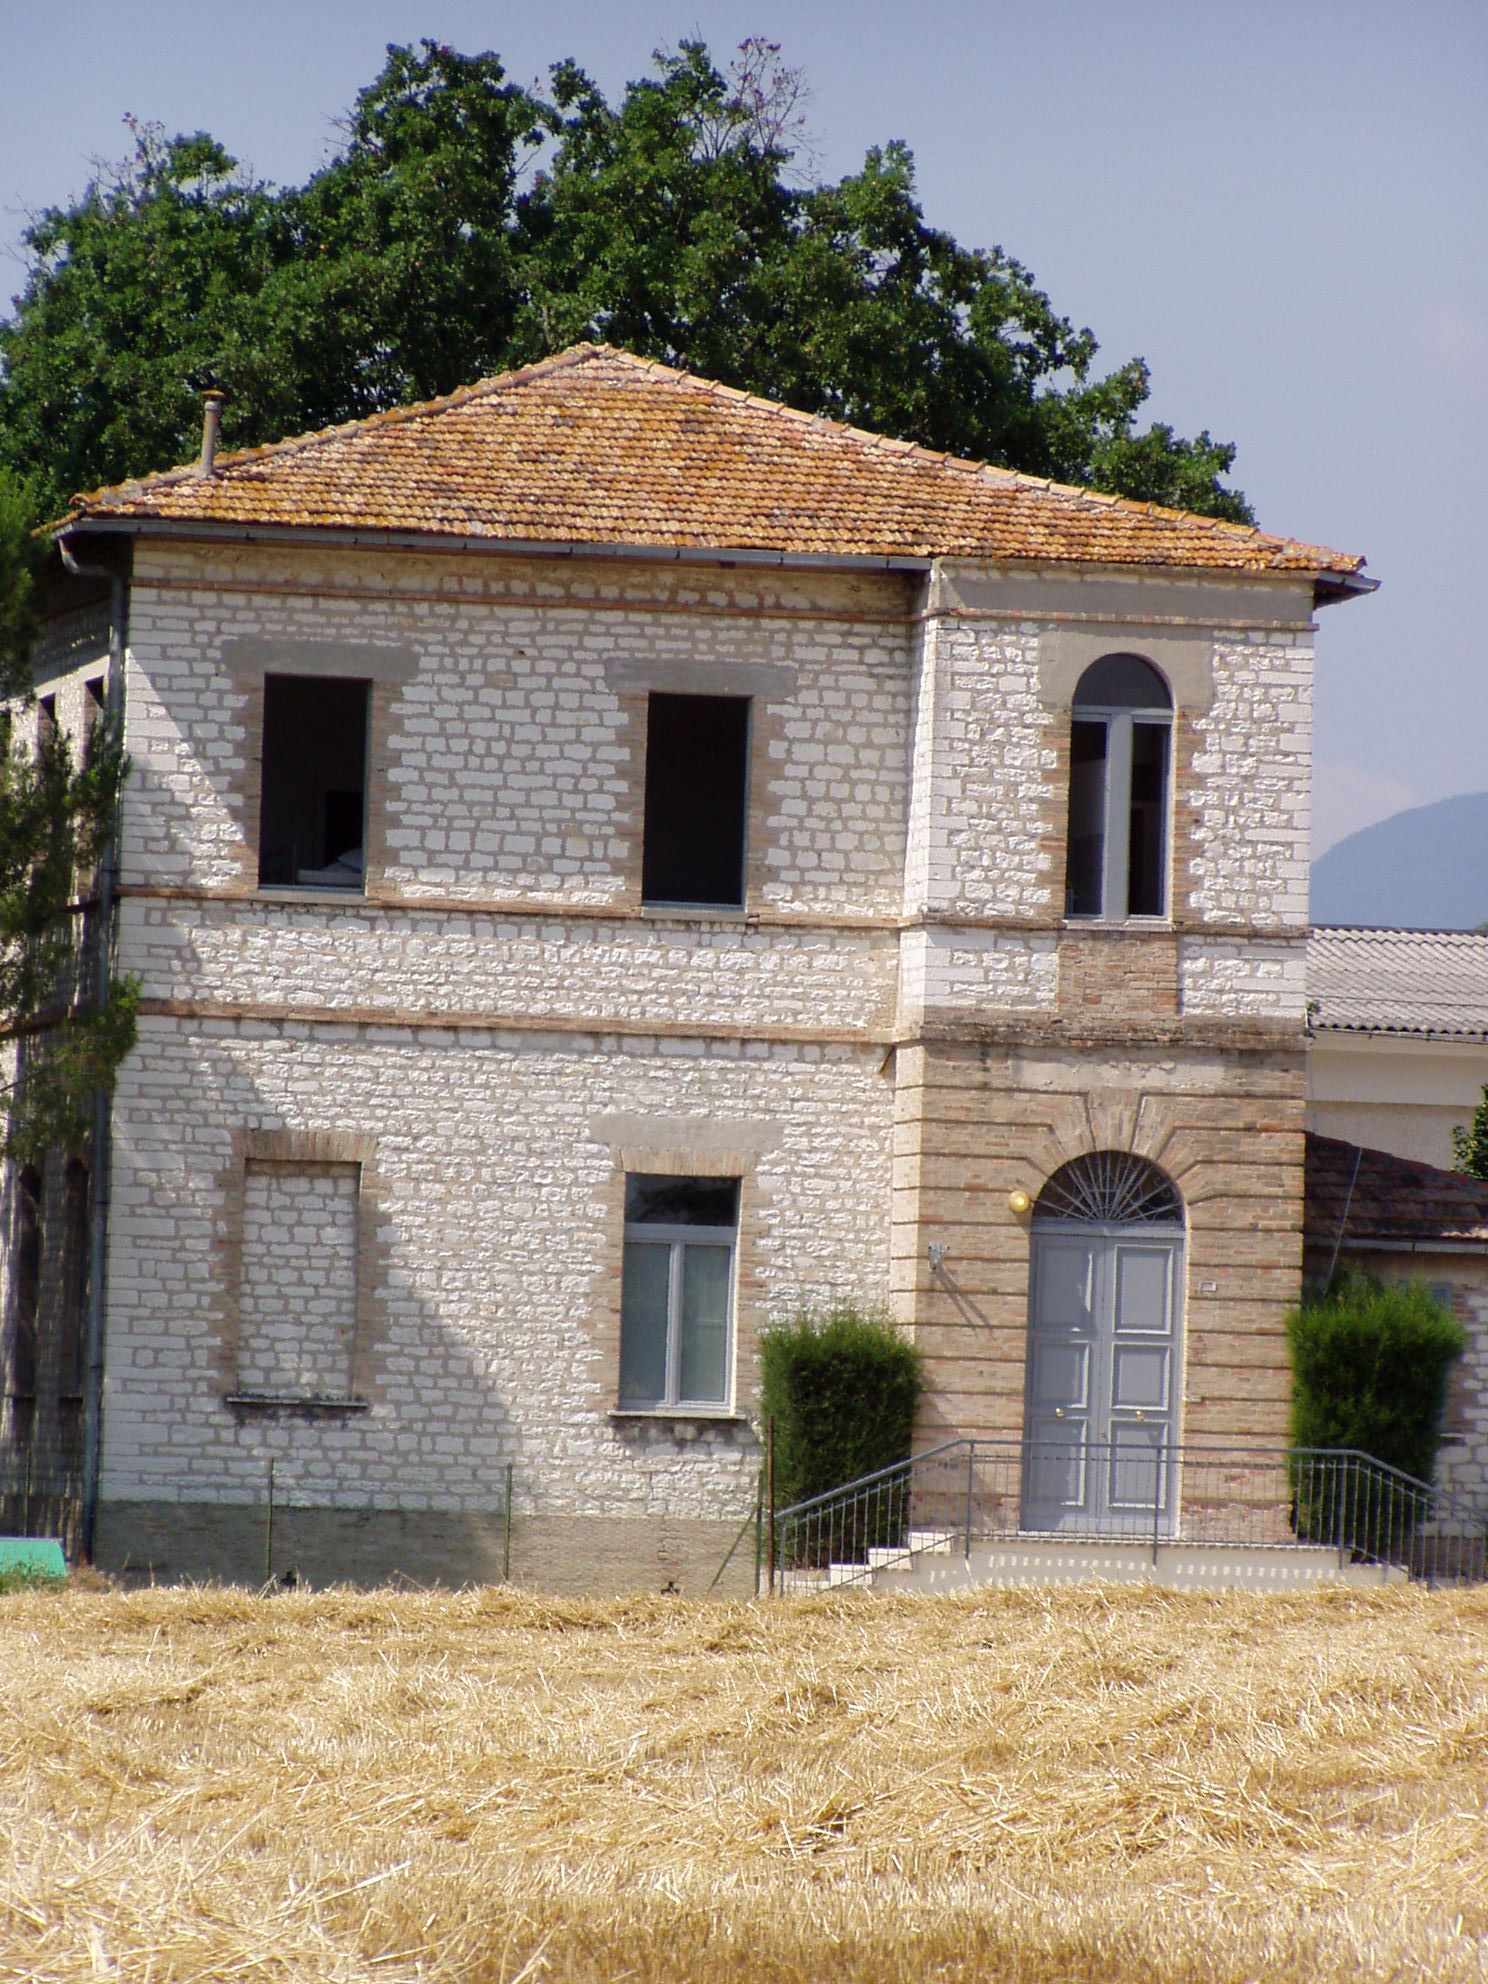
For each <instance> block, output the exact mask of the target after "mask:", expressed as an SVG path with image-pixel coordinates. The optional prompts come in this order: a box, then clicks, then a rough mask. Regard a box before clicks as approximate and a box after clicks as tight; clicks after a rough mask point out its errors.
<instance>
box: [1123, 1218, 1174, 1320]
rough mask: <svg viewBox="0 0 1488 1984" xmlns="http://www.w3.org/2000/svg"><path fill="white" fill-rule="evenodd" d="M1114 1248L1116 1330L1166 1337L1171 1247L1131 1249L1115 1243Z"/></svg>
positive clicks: (1169, 1313) (1127, 1244) (1170, 1308)
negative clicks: (1136, 1331) (1139, 1331)
mask: <svg viewBox="0 0 1488 1984" xmlns="http://www.w3.org/2000/svg"><path fill="white" fill-rule="evenodd" d="M1114 1247H1115V1253H1116V1314H1115V1318H1114V1321H1115V1326H1116V1328H1117V1329H1118V1330H1119V1331H1127V1330H1142V1331H1144V1332H1146V1333H1148V1334H1149V1335H1157V1336H1166V1335H1167V1334H1168V1333H1169V1331H1170V1330H1171V1328H1172V1321H1173V1313H1172V1311H1173V1304H1172V1279H1173V1249H1172V1246H1171V1245H1169V1246H1166V1247H1161V1246H1159V1247H1154V1246H1151V1245H1143V1246H1133V1245H1132V1244H1131V1242H1129V1241H1121V1240H1118V1241H1116V1242H1115V1243H1114Z"/></svg>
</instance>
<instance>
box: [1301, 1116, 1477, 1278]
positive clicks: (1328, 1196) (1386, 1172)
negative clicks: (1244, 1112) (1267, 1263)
mask: <svg viewBox="0 0 1488 1984" xmlns="http://www.w3.org/2000/svg"><path fill="white" fill-rule="evenodd" d="M1356 1167H1357V1168H1356ZM1304 1181H1305V1182H1304V1185H1303V1194H1304V1197H1303V1215H1302V1226H1303V1233H1304V1236H1305V1239H1306V1242H1307V1244H1308V1245H1309V1246H1315V1247H1321V1246H1324V1245H1326V1246H1327V1247H1328V1249H1329V1250H1330V1252H1331V1250H1332V1248H1333V1246H1334V1244H1335V1242H1336V1241H1337V1239H1338V1233H1339V1228H1340V1227H1342V1229H1343V1251H1344V1252H1347V1250H1348V1247H1349V1245H1350V1243H1351V1242H1352V1243H1353V1244H1354V1245H1355V1246H1361V1245H1365V1244H1367V1243H1368V1242H1370V1241H1373V1242H1375V1243H1376V1244H1379V1243H1381V1242H1395V1243H1396V1244H1399V1243H1401V1242H1406V1241H1412V1240H1434V1241H1438V1242H1439V1241H1444V1240H1466V1241H1472V1242H1475V1243H1476V1242H1488V1183H1484V1182H1483V1180H1481V1179H1478V1178H1465V1177H1463V1176H1462V1174H1461V1173H1460V1172H1457V1171H1439V1170H1438V1169H1437V1167H1436V1166H1435V1165H1434V1164H1418V1163H1416V1162H1414V1160H1412V1159H1411V1158H1407V1157H1396V1156H1394V1155H1393V1154H1392V1153H1391V1152H1389V1151H1384V1150H1365V1149H1361V1148H1360V1147H1359V1146H1358V1145H1357V1144H1350V1143H1344V1142H1343V1141H1341V1139H1339V1138H1338V1137H1319V1136H1315V1135H1314V1134H1313V1133H1312V1132H1311V1131H1309V1132H1308V1135H1307V1155H1306V1160H1305V1170H1304ZM1345 1215H1346V1217H1345Z"/></svg>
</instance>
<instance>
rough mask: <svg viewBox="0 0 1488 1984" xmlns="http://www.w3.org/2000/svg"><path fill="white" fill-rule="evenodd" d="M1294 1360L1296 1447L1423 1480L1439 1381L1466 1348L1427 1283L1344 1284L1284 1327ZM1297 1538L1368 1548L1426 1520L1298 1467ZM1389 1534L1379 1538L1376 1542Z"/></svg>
mask: <svg viewBox="0 0 1488 1984" xmlns="http://www.w3.org/2000/svg"><path fill="white" fill-rule="evenodd" d="M1286 1331H1287V1340H1288V1342H1289V1343H1290V1345H1291V1352H1292V1419H1291V1436H1292V1444H1293V1445H1294V1446H1298V1447H1353V1448H1357V1449H1358V1450H1359V1451H1360V1452H1362V1453H1366V1454H1369V1455H1371V1456H1372V1457H1373V1458H1374V1459H1375V1460H1379V1461H1384V1462H1385V1463H1386V1464H1387V1465H1388V1466H1390V1467H1398V1468H1399V1469H1400V1470H1401V1471H1402V1472H1403V1473H1405V1474H1411V1475H1414V1476H1415V1477H1416V1478H1417V1479H1418V1480H1421V1481H1428V1482H1429V1481H1430V1479H1431V1476H1432V1472H1433V1470H1434V1468H1435V1466H1436V1453H1437V1448H1438V1447H1439V1446H1440V1444H1441V1434H1442V1414H1443V1408H1444V1406H1445V1404H1446V1396H1447V1373H1448V1370H1449V1368H1450V1366H1451V1363H1452V1360H1453V1358H1454V1357H1458V1356H1460V1355H1461V1353H1462V1351H1463V1350H1464V1348H1465V1347H1466V1344H1467V1337H1466V1333H1465V1332H1464V1330H1463V1328H1462V1325H1461V1324H1460V1323H1459V1322H1458V1321H1457V1319H1456V1317H1455V1316H1453V1315H1452V1314H1451V1312H1450V1311H1449V1310H1448V1309H1446V1308H1444V1307H1443V1305H1442V1304H1441V1303H1440V1302H1438V1301H1437V1299H1436V1297H1435V1296H1434V1295H1432V1293H1431V1291H1430V1290H1429V1289H1428V1288H1427V1287H1426V1285H1425V1283H1424V1282H1420V1281H1411V1282H1391V1283H1382V1282H1378V1281H1375V1280H1373V1279H1372V1278H1369V1277H1366V1276H1363V1275H1344V1276H1341V1277H1339V1278H1338V1279H1336V1280H1335V1281H1334V1282H1333V1284H1332V1285H1331V1286H1330V1287H1329V1288H1328V1290H1327V1292H1326V1293H1325V1294H1323V1295H1321V1296H1318V1297H1315V1298H1313V1299H1312V1300H1310V1301H1306V1302H1304V1303H1303V1304H1302V1306H1301V1308H1300V1309H1294V1310H1293V1311H1292V1312H1291V1314H1290V1315H1289V1316H1288V1317H1287V1319H1286ZM1293 1471H1294V1481H1293V1488H1294V1493H1295V1502H1296V1509H1295V1521H1296V1528H1297V1533H1298V1534H1299V1535H1302V1536H1308V1537H1311V1538H1313V1539H1314V1540H1320V1541H1336V1542H1340V1543H1346V1542H1349V1541H1352V1542H1354V1543H1355V1544H1359V1543H1361V1542H1363V1541H1364V1540H1365V1539H1373V1540H1374V1541H1377V1542H1378V1543H1380V1544H1383V1543H1385V1542H1386V1541H1389V1542H1391V1543H1395V1544H1398V1543H1399V1542H1400V1540H1401V1537H1400V1536H1399V1535H1397V1534H1396V1533H1395V1532H1397V1531H1400V1530H1401V1529H1402V1525H1406V1526H1408V1522H1409V1520H1410V1518H1411V1516H1412V1515H1415V1516H1419V1514H1420V1513H1422V1511H1421V1510H1420V1509H1419V1508H1418V1507H1416V1506H1415V1505H1413V1504H1409V1503H1403V1502H1397V1501H1394V1500H1391V1501H1388V1502H1386V1503H1384V1504H1381V1502H1380V1496H1379V1491H1378V1490H1376V1489H1373V1488H1370V1487H1369V1485H1368V1484H1367V1482H1366V1481H1365V1480H1364V1479H1362V1478H1360V1477H1355V1476H1353V1475H1348V1474H1345V1475H1336V1474H1334V1473H1330V1472H1326V1471H1324V1472H1322V1473H1320V1472H1319V1471H1318V1470H1317V1469H1316V1468H1315V1467H1308V1466H1306V1465H1305V1464H1300V1463H1299V1464H1294V1470H1293ZM1382 1530H1383V1531H1388V1532H1389V1534H1388V1536H1386V1535H1385V1534H1383V1533H1380V1532H1381V1531H1382Z"/></svg>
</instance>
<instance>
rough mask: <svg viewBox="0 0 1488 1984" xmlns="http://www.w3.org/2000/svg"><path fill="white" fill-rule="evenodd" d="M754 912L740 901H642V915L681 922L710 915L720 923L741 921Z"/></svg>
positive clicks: (695, 920) (693, 920)
mask: <svg viewBox="0 0 1488 1984" xmlns="http://www.w3.org/2000/svg"><path fill="white" fill-rule="evenodd" d="M753 913H754V912H753V911H751V910H750V909H749V908H748V907H747V906H746V905H745V904H744V903H742V902H643V903H642V904H641V914H642V916H655V917H658V918H663V919H664V918H668V917H669V918H672V919H673V920H674V921H677V922H683V923H696V922H698V921H699V920H700V919H702V918H705V917H711V918H713V919H715V920H716V921H718V922H720V923H743V922H744V921H745V920H746V919H747V918H748V917H749V916H750V915H752V914H753Z"/></svg>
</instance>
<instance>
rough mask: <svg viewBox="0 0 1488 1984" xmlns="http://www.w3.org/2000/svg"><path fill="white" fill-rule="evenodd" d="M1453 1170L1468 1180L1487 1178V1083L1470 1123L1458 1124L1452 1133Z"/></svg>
mask: <svg viewBox="0 0 1488 1984" xmlns="http://www.w3.org/2000/svg"><path fill="white" fill-rule="evenodd" d="M1452 1153H1453V1155H1454V1157H1455V1158H1456V1160H1457V1162H1456V1166H1455V1169H1456V1170H1458V1171H1462V1172H1465V1173H1466V1175H1467V1176H1468V1177H1469V1178H1488V1082H1484V1084H1483V1095H1482V1100H1481V1101H1480V1102H1479V1103H1478V1106H1477V1108H1476V1109H1474V1111H1473V1113H1472V1121H1471V1122H1470V1123H1459V1124H1458V1125H1457V1126H1456V1128H1455V1129H1454V1130H1453V1131H1452Z"/></svg>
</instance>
